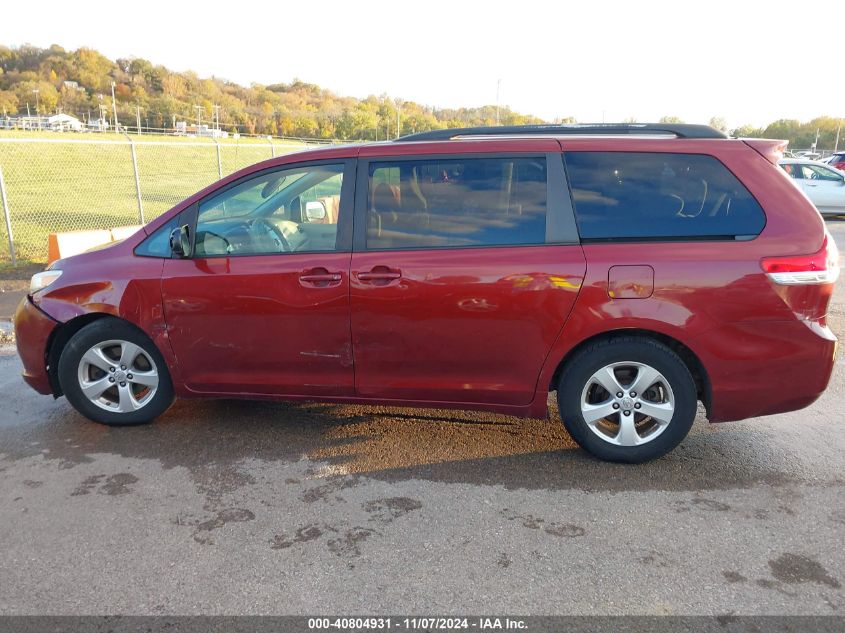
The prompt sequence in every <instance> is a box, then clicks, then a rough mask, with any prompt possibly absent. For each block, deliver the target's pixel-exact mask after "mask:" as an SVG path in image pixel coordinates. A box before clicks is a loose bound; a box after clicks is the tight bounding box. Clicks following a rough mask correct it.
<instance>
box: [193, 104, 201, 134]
mask: <svg viewBox="0 0 845 633" xmlns="http://www.w3.org/2000/svg"><path fill="white" fill-rule="evenodd" d="M194 108H195V109H196V111H197V136H199V135H200V122H201V121H202V106H200V105H195V106H194Z"/></svg>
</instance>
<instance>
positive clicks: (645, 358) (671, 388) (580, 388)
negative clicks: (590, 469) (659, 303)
mask: <svg viewBox="0 0 845 633" xmlns="http://www.w3.org/2000/svg"><path fill="white" fill-rule="evenodd" d="M558 405H559V408H560V413H561V418H562V419H563V423H564V426H566V429H567V431H569V433H570V435H572V437H573V438H574V439H575V441H576V442H578V444H579V445H580V446H581V447H582V448H584V449H585V450H587V451H588V452H590V453H592V454H593V455H595V456H596V457H598V458H599V459H604V460H608V461H614V462H628V463H639V462H644V461H648V460H650V459H655V458H657V457H660V456H661V455H664V454H665V453H667V452H669V451H670V450H672V449H673V448H675V447H676V446H677V445H678V444H679V443H680V442H681V441H682V440H683V439H684V437H686V435H687V433H688V432H689V430H690V428H691V427H692V423H693V421H694V420H695V413H696V405H697V396H696V389H695V381H694V380H693V377H692V375H691V374H690V372H689V369H687V366H686V365H685V364H684V362H683V361H682V360H681V359H680V357H679V356H678V355H677V354H676V353H675V352H674V351H672V350H671V349H670V348H668V347H667V346H665V345H663V344H662V343H659V342H658V341H654V340H652V339H642V338H635V337H619V338H615V339H610V340H606V341H599V342H596V343H593V344H591V345H588V346H587V347H585V348H584V349H582V350H580V351H579V352H578V353H577V354H576V356H575V357H573V358H572V359H571V360H570V361H569V362H568V363H567V365H566V368H565V369H564V371H563V373H562V374H561V378H560V383H559V385H558Z"/></svg>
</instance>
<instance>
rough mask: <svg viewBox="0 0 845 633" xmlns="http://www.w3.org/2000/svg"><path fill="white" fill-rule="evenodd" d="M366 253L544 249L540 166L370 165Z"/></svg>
mask: <svg viewBox="0 0 845 633" xmlns="http://www.w3.org/2000/svg"><path fill="white" fill-rule="evenodd" d="M367 204H368V217H367V247H368V248H370V249H403V248H425V247H428V248H442V247H461V246H498V245H508V244H543V243H545V241H546V161H545V159H544V158H465V159H454V160H453V159H449V160H418V161H417V160H415V161H396V162H378V163H373V164H371V165H370V172H369V192H368V203H367Z"/></svg>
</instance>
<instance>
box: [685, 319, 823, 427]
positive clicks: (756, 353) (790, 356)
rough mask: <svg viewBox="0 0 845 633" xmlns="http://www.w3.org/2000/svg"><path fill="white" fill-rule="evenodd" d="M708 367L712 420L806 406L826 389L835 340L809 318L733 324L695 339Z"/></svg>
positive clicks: (710, 417) (784, 410) (739, 418)
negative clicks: (807, 319) (808, 319)
mask: <svg viewBox="0 0 845 633" xmlns="http://www.w3.org/2000/svg"><path fill="white" fill-rule="evenodd" d="M696 343H697V344H696V348H698V350H699V353H700V357H701V360H702V362H703V363H704V366H705V367H707V370H708V374H709V378H710V386H711V401H710V407H709V409H708V417H709V419H710V421H711V422H727V421H730V420H742V419H745V418H753V417H756V416H761V415H771V414H774V413H784V412H786V411H795V410H797V409H803V408H804V407H806V406H809V405H810V404H812V403H813V402H814V401H815V400H816V399H818V397H819V396H820V395H821V394H822V393H823V392H824V390H825V389H826V388H827V385H828V382H830V376H831V374H832V372H833V367H834V363H835V356H836V347H837V340H836V336H834V334H833V332H832V331H831V330H830V329H829V328H828V327H826V326H822V325H819V324H818V323H817V322H811V321H799V320H794V321H766V322H749V323H733V324H730V325H725V326H722V327H720V328H717V329H715V330H711V331H709V332H708V333H707V334H706V335H705V336H703V337H701V338H700V339H698V340H697V341H696Z"/></svg>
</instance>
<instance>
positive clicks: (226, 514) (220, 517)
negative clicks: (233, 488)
mask: <svg viewBox="0 0 845 633" xmlns="http://www.w3.org/2000/svg"><path fill="white" fill-rule="evenodd" d="M253 519H255V514H254V513H253V512H252V511H251V510H247V509H245V508H225V509H223V510H220V511H218V512H217V514H216V515H215V516H214V518H212V519H208V520H206V521H202V522H185V521H182V519H181V518H177V520H176V522H175V523H176V524H177V525H186V524H187V525H193V526H194V528H195V529H194V532H193V534H192V535H191V536H193V538H194V540H195V541H196V542H197V543H200V544H201V545H213V544H214V539H212V538H211V536H209V535H208V533H209V532H212V531H214V530H218V529H220V528H222V527H223V526H224V525H226V524H227V523H243V522H245V521H252V520H253Z"/></svg>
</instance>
